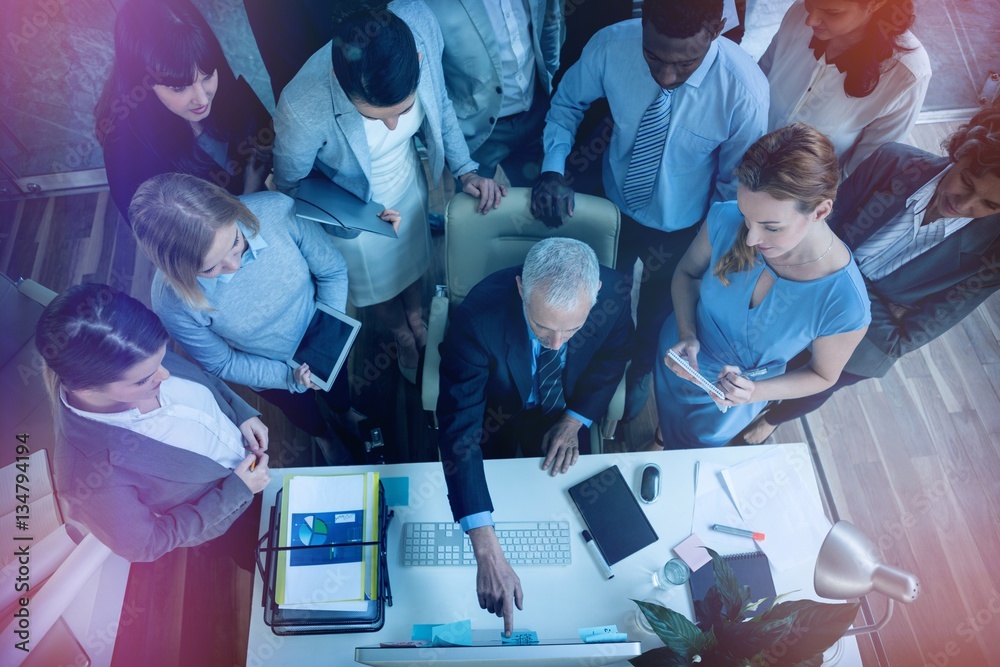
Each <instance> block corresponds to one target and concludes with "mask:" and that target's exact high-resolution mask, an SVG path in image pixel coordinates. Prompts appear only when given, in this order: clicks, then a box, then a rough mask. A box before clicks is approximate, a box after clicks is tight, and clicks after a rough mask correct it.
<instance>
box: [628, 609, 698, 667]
mask: <svg viewBox="0 0 1000 667" xmlns="http://www.w3.org/2000/svg"><path fill="white" fill-rule="evenodd" d="M632 602H635V603H636V604H637V605H639V609H641V610H642V613H643V615H645V617H646V620H648V621H649V624H650V625H651V626H652V628H653V632H655V633H656V636H657V637H659V638H660V641H662V642H663V644H664V646H666V647H667V648H669V649H670V650H672V651H673V652H674V653H677V654H679V655H682V656H684V657H685V658H688V657H690V656H692V655H694V654H695V653H700V652H702V651H703V650H704V649H705V648H706V646H707V638H706V637H705V635H703V634H702V632H701V630H699V629H698V626H697V625H695V624H694V623H692V622H691V621H689V620H688V619H687V618H686V617H685V616H684V615H682V614H678V613H677V612H676V611H674V610H673V609H667V608H666V607H662V606H660V605H658V604H656V603H653V602H643V601H641V600H632Z"/></svg>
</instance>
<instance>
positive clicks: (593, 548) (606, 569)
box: [583, 530, 615, 579]
mask: <svg viewBox="0 0 1000 667" xmlns="http://www.w3.org/2000/svg"><path fill="white" fill-rule="evenodd" d="M583 541H584V542H586V543H587V548H588V549H590V553H592V554H594V558H596V559H597V564H598V565H600V566H601V571H602V572H603V573H604V576H605V577H607V578H608V579H614V577H615V573H614V572H612V571H611V566H610V565H608V561H606V560H604V554H602V553H601V550H600V549H598V548H597V542H595V541H594V538H593V537H591V536H590V531H588V530H585V531H583Z"/></svg>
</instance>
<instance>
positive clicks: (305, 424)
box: [257, 368, 351, 436]
mask: <svg viewBox="0 0 1000 667" xmlns="http://www.w3.org/2000/svg"><path fill="white" fill-rule="evenodd" d="M257 395H258V396H260V397H261V398H263V399H264V400H265V401H267V402H268V403H270V404H271V405H274V406H275V407H277V408H278V409H279V410H281V412H282V413H284V415H285V416H286V417H288V421H290V422H292V424H294V425H295V426H297V427H298V428H300V429H302V430H303V431H305V432H306V433H308V434H309V435H317V436H325V435H327V434H328V432H329V430H330V429H329V428H328V427H327V424H326V419H324V418H323V412H322V410H321V409H320V405H319V403H318V401H323V402H324V403H326V404H327V405H328V406H329V407H330V409H331V410H332V411H333V412H337V413H339V412H346V411H347V410H349V409H350V408H351V386H350V384H349V383H348V381H347V372H346V370H345V369H343V368H341V369H340V373H339V374H338V375H337V379H336V380H335V381H334V383H333V386H332V387H330V391H314V390H306V391H305V392H303V393H301V394H296V393H293V392H290V391H286V390H285V389H263V390H261V391H258V392H257Z"/></svg>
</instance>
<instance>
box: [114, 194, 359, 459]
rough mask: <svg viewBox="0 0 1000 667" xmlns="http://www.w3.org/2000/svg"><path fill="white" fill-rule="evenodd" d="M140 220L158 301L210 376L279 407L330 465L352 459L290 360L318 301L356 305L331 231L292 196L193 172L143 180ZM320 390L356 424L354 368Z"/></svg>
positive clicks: (134, 213)
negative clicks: (236, 187)
mask: <svg viewBox="0 0 1000 667" xmlns="http://www.w3.org/2000/svg"><path fill="white" fill-rule="evenodd" d="M129 218H130V219H131V220H132V227H133V231H134V232H135V237H136V240H137V242H138V244H139V247H140V248H142V250H143V252H145V254H146V255H147V256H148V257H149V258H150V260H152V262H153V264H154V265H155V266H156V267H157V272H156V275H155V277H154V278H153V286H152V305H153V310H154V311H155V312H156V314H157V315H159V316H160V319H161V320H163V324H164V326H166V328H167V331H169V332H170V335H171V336H172V337H173V338H174V339H175V340H176V341H177V342H179V343H180V344H181V345H182V346H183V347H184V349H185V350H186V351H187V353H188V354H190V355H191V357H193V358H194V359H195V361H197V362H198V363H199V364H200V365H201V366H202V367H203V368H204V369H205V370H206V371H208V372H209V373H211V374H213V375H216V376H218V377H220V378H222V379H223V380H229V381H232V382H238V383H239V384H243V385H247V386H248V387H250V388H251V389H253V390H254V391H255V392H257V393H258V394H260V395H261V396H262V397H263V398H264V399H266V400H267V401H268V402H270V403H273V404H274V405H276V406H277V407H279V408H280V409H281V411H282V412H284V413H285V416H287V417H288V419H289V421H291V422H292V423H293V424H295V425H296V426H298V427H299V428H301V429H302V430H304V431H306V432H307V433H309V434H310V435H312V436H313V437H314V440H315V442H316V443H317V445H318V446H319V447H320V448H321V450H322V451H323V454H324V456H325V457H326V458H327V462H328V463H329V464H331V465H336V464H343V463H349V462H350V460H351V455H349V454H348V452H347V451H346V449H345V448H344V446H343V445H338V444H337V443H336V442H335V441H333V442H332V441H331V435H332V434H331V433H329V430H328V428H327V425H326V422H325V420H324V418H323V414H322V412H321V410H320V406H319V405H318V404H317V402H316V400H315V398H316V397H315V395H314V394H313V392H311V391H309V390H310V389H313V390H315V389H318V387H317V386H316V385H315V384H314V383H313V382H312V374H311V373H310V370H309V367H308V366H307V365H305V364H303V365H301V366H299V367H297V368H292V367H291V366H289V364H288V363H287V362H288V360H290V359H291V358H292V356H293V354H294V353H295V350H296V348H297V347H298V345H299V341H300V340H301V339H302V335H303V334H304V333H305V331H306V328H307V327H308V325H309V322H310V319H311V318H312V314H313V311H314V309H315V306H316V304H317V303H319V304H323V305H325V306H327V307H328V308H331V309H333V310H337V311H341V312H343V310H344V307H345V304H346V302H347V266H346V264H345V263H344V258H343V256H342V255H341V254H340V252H339V251H338V250H337V248H336V247H335V246H334V245H333V242H332V240H331V238H330V236H329V235H328V234H326V233H325V232H324V231H323V230H322V229H320V227H319V224H318V223H315V222H312V221H309V220H302V219H300V218H297V217H296V216H295V207H294V202H293V201H292V200H291V199H289V198H288V197H286V196H285V195H282V194H279V193H277V192H258V193H254V194H251V195H244V196H241V197H235V196H233V195H231V194H229V193H228V192H226V191H225V190H223V189H222V188H220V187H218V186H216V185H213V184H211V183H209V182H207V181H204V180H202V179H199V178H196V177H194V176H189V175H187V174H161V175H159V176H154V177H153V178H151V179H149V180H148V181H146V182H145V183H143V184H142V185H141V186H139V189H138V190H137V191H136V194H135V197H133V199H132V204H131V205H130V206H129ZM320 396H321V397H322V398H323V399H324V400H325V401H326V403H327V404H328V405H329V406H330V408H331V409H332V410H333V412H334V414H335V416H337V417H339V420H340V421H341V423H342V424H348V425H349V424H351V423H352V422H353V423H354V424H355V425H356V422H357V420H358V418H360V417H361V416H360V415H359V414H358V413H357V412H356V411H353V410H352V409H351V407H350V388H349V386H348V382H347V373H346V371H345V370H343V369H341V373H340V374H339V376H338V377H337V379H336V381H335V382H334V384H333V387H332V388H331V390H330V391H329V392H320ZM355 444H359V443H355ZM355 453H357V452H355Z"/></svg>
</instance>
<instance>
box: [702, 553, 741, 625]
mask: <svg viewBox="0 0 1000 667" xmlns="http://www.w3.org/2000/svg"><path fill="white" fill-rule="evenodd" d="M706 550H707V551H708V553H709V555H710V556H711V557H712V574H713V575H714V576H715V585H716V586H717V587H718V589H719V596H720V597H721V598H722V605H723V607H724V609H725V617H726V618H727V619H729V620H730V621H734V620H736V619H738V618H739V615H740V612H742V611H743V605H744V604H745V603H746V600H745V599H742V596H741V591H740V585H739V582H737V581H736V574H735V573H734V572H733V568H731V567H729V563H727V562H726V559H725V558H723V557H722V556H720V555H719V554H718V553H716V551H715V550H714V549H709V548H708V547H706ZM747 591H748V592H747V596H746V597H747V599H749V597H750V594H749V588H748V589H747Z"/></svg>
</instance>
